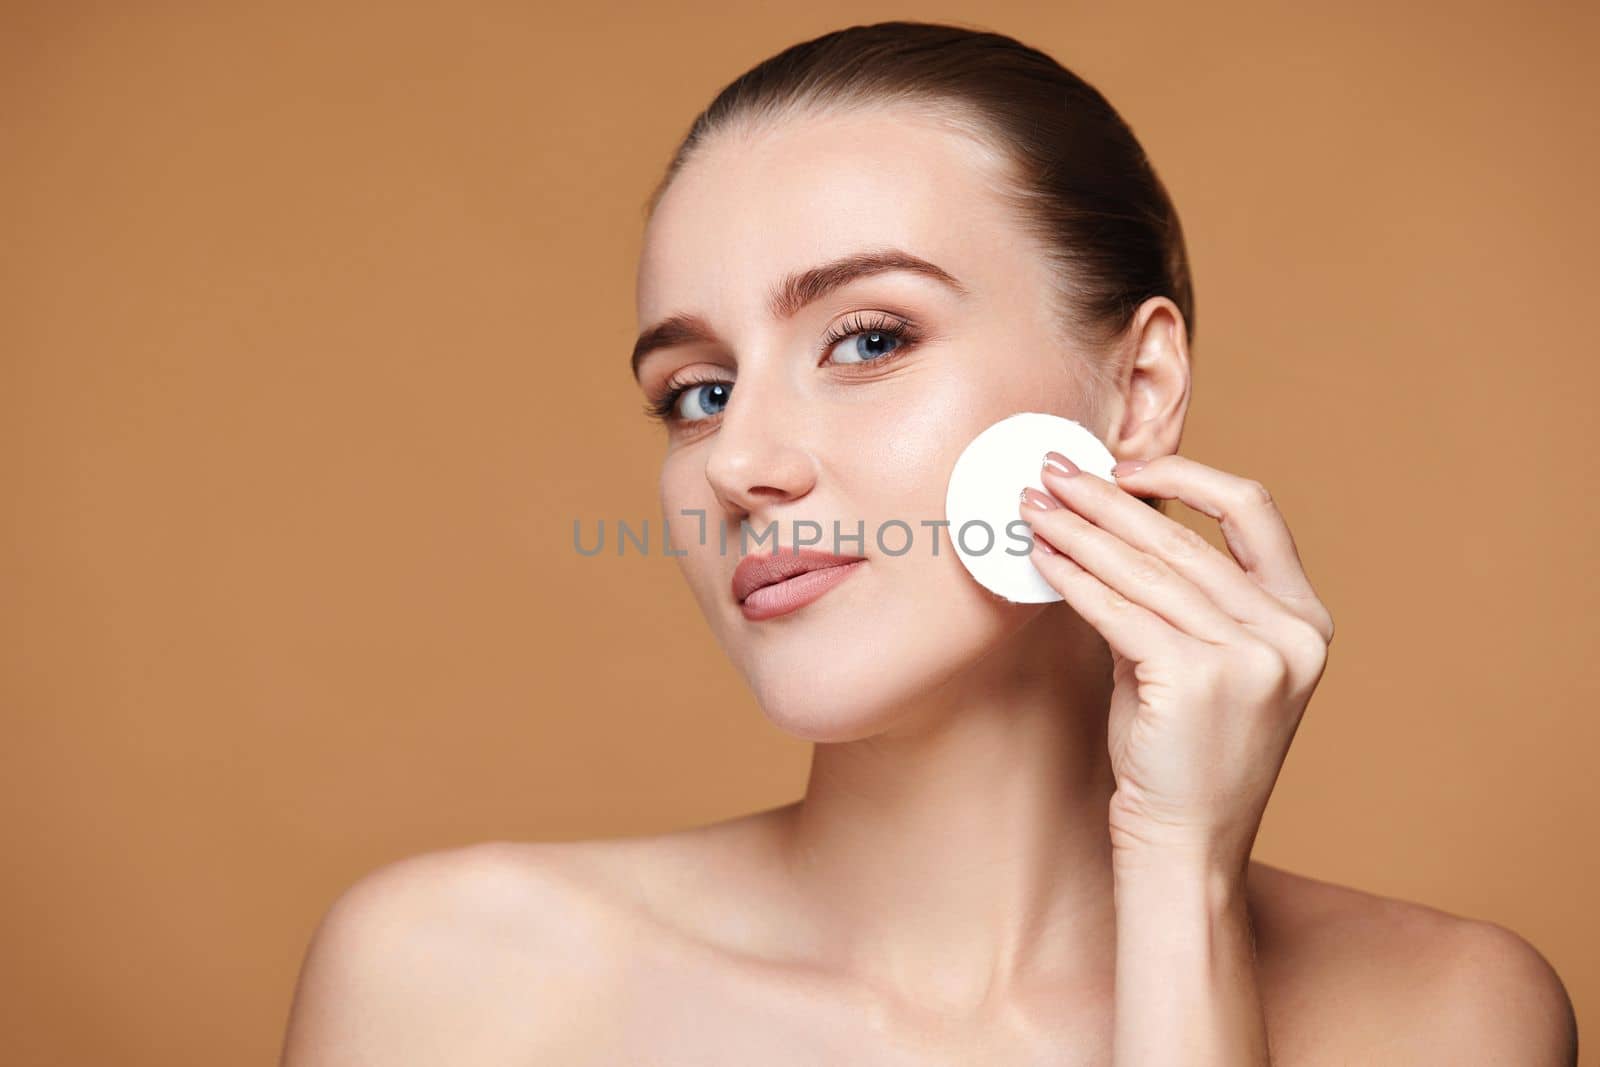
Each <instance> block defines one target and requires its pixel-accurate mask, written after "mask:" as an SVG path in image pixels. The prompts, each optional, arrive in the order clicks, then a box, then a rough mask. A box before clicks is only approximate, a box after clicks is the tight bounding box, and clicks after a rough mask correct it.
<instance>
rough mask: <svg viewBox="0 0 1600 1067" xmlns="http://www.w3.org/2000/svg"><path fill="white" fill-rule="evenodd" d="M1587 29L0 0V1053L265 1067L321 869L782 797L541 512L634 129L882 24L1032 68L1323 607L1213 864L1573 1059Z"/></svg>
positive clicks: (610, 303) (1352, 13)
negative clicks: (1245, 827)
mask: <svg viewBox="0 0 1600 1067" xmlns="http://www.w3.org/2000/svg"><path fill="white" fill-rule="evenodd" d="M1301 6H1302V7H1305V8H1309V7H1310V5H1301ZM1583 6H1584V5H1574V4H1567V3H1548V4H1528V3H1519V4H1517V5H1512V4H1510V3H1505V4H1499V5H1487V4H1474V5H1469V4H1457V3H1449V4H1446V3H1439V4H1433V5H1425V6H1419V5H1415V4H1394V3H1388V2H1384V3H1368V4H1360V5H1351V4H1341V5H1337V10H1333V11H1324V12H1321V13H1317V14H1311V13H1309V11H1298V12H1293V13H1291V12H1289V11H1288V10H1285V7H1286V6H1280V5H1276V4H1270V5H1269V4H1263V5H1261V6H1239V5H1223V6H1217V5H1195V4H1192V3H1186V2H1163V3H1145V4H1138V5H1116V4H1107V3H1094V4H1087V3H1057V4H1051V5H1040V4H1032V3H1013V2H998V0H988V2H985V3H983V4H974V5H958V4H922V5H917V6H915V7H912V6H908V5H874V4H867V5H862V4H859V3H849V4H846V3H814V4H808V5H803V8H804V10H795V9H794V8H793V6H792V5H785V7H787V8H788V10H784V11H779V10H776V9H777V8H778V7H779V5H772V7H773V8H774V10H773V11H771V12H770V13H762V12H760V11H758V10H756V9H757V8H759V7H761V5H750V4H744V3H739V4H734V3H727V4H703V5H699V6H693V7H680V8H678V9H677V10H663V9H661V8H656V7H653V6H647V5H644V4H640V5H638V6H637V7H636V8H635V7H628V6H624V5H618V4H615V3H610V4H608V3H587V4H581V5H561V6H560V7H559V8H557V7H556V6H554V5H552V6H551V7H550V8H549V9H546V8H544V7H541V6H538V5H530V4H509V3H487V2H480V3H476V4H470V5H462V4H459V3H455V4H446V3H443V2H442V0H441V2H439V3H437V4H432V5H420V4H409V5H399V6H396V5H393V4H387V3H385V4H377V3H373V4H371V5H355V4H350V3H334V4H326V3H319V4H311V3H305V4H301V5H298V6H295V5H287V4H269V5H259V4H244V3H238V4H154V3H145V4H95V5H91V4H84V3H35V4H24V5H17V4H9V5H7V6H6V7H5V8H4V13H3V22H0V151H3V153H4V158H3V165H0V194H3V195H0V212H3V218H0V226H3V232H4V239H3V244H4V247H5V252H4V254H3V255H0V282H3V284H0V351H3V354H4V361H3V365H0V370H3V374H4V378H3V380H0V405H3V406H0V427H3V432H4V435H5V438H4V440H5V448H4V450H3V453H0V455H3V462H4V478H5V488H6V493H5V499H6V500H7V501H8V502H9V503H10V505H11V508H10V511H9V516H10V517H9V519H8V521H7V529H8V531H9V537H8V538H7V540H6V544H7V547H8V551H7V552H6V554H5V562H4V571H3V575H0V577H3V581H4V586H3V589H0V598H3V600H4V602H5V604H6V605H7V608H6V610H5V612H4V614H3V622H4V626H5V633H4V635H3V636H4V641H3V642H0V685H3V690H0V697H3V701H4V715H5V719H4V723H5V743H4V745H3V746H0V753H3V754H0V772H3V773H0V782H3V783H4V785H3V788H4V790H5V799H6V802H7V815H6V819H5V821H4V839H3V841H0V848H3V849H4V853H5V856H6V869H7V877H6V879H5V887H4V889H3V890H0V915H3V919H0V923H3V926H4V929H3V938H4V948H3V950H0V956H3V958H4V959H5V960H6V963H5V965H4V966H5V985H6V988H5V989H4V990H0V992H3V997H0V999H3V1001H4V1003H5V1004H6V1008H5V1012H6V1015H7V1018H6V1019H5V1025H4V1031H5V1033H6V1042H7V1045H8V1061H9V1062H14V1063H18V1064H23V1063H27V1064H68V1063H71V1064H83V1063H117V1064H122V1065H127V1067H143V1065H152V1067H154V1065H162V1067H167V1065H171V1064H175V1063H229V1064H244V1063H252V1062H254V1063H265V1062H270V1061H271V1060H272V1059H273V1058H274V1057H275V1056H276V1054H277V1048H278V1042H279V1038H280V1035H281V1031H282V1025H283V1020H284V1016H285V1012H286V1010H287V1007H288V1003H289V997H290V993H291V990H292V985H293V981H294V977H295V974H296V970H297V968H298V965H299V962H300V958H301V954H302V952H303V950H304V947H305V944H306V940H307V938H308V937H309V935H310V933H311V930H312V927H313V925H314V923H315V922H316V920H317V918H318V917H319V916H320V914H321V913H322V911H323V909H324V908H325V907H326V906H327V905H328V904H329V902H330V901H331V900H332V899H333V897H334V896H335V895H336V894H337V893H338V892H339V891H340V889H342V888H343V887H344V886H346V885H348V884H349V883H350V882H351V881H352V880H353V879H355V878H357V877H358V876H360V875H361V874H362V873H363V872H365V871H368V870H370V869H371V868H373V867H374V866H376V865H378V864H381V863H384V862H386V861H388V860H392V859H395V858H398V857H401V856H404V855H407V854H410V853H414V852H418V851H422V850H426V849H434V848H440V847H444V846H449V845H454V844H458V843H465V842H472V841H481V840H485V839H492V838H542V839H564V838H569V837H579V836H590V835H600V834H620V833H632V832H641V831H647V830H658V829H667V828H672V827H679V826H685V825H689V824H692V823H696V822H701V821H708V820H712V819H717V818H721V817H725V816H729V815H733V814H737V813H740V812H744V811H749V810H753V809H755V808H758V807H765V806H769V805H773V804H777V803H782V802H784V801H786V800H788V799H791V798H793V797H794V796H797V795H798V793H799V790H800V788H801V784H802V781H803V774H804V771H805V766H806V759H807V752H808V749H807V746H806V745H805V744H803V743H801V742H798V741H795V740H792V739H790V738H788V737H786V736H785V735H783V734H781V733H779V732H778V731H777V730H776V729H775V728H773V727H771V726H770V725H769V724H767V723H766V722H765V720H764V719H763V718H762V717H761V714H760V712H759V709H758V708H756V707H755V706H754V705H753V703H752V701H751V699H750V698H749V696H748V694H747V693H746V691H745V690H744V689H743V687H742V685H741V683H740V681H739V679H738V678H737V677H736V676H735V675H734V674H733V672H732V669H731V668H730V667H729V665H728V664H727V662H726V661H725V660H724V658H723V657H722V655H721V653H720V652H719V650H718V649H717V648H716V647H715V646H714V644H712V643H711V641H710V640H709V636H708V631H707V629H706V627H705V626H704V624H703V622H701V621H699V616H698V612H697V609H696V607H695V605H694V603H693V601H692V600H691V598H690V596H689V594H688V591H687V589H686V588H684V587H683V586H682V584H681V580H680V578H679V577H678V575H677V572H676V569H675V568H674V566H673V565H672V563H671V561H670V560H667V559H664V558H661V557H659V556H655V557H652V558H648V559H644V558H640V557H638V556H637V555H635V554H630V555H629V556H628V558H627V559H625V560H621V561H619V560H616V559H614V558H612V559H606V560H582V559H580V558H578V557H577V556H576V554H575V553H574V551H573V550H572V547H571V526H572V521H573V519H575V518H579V517H582V518H584V519H585V520H586V521H593V520H595V519H597V518H600V517H605V518H607V519H608V520H615V519H617V518H622V517H630V518H640V517H644V516H648V515H653V514H655V512H656V507H657V505H656V498H655V475H656V469H657V463H658V459H659V456H660V453H661V440H660V439H659V438H658V436H657V434H656V432H655V431H654V430H653V429H652V428H651V427H650V426H649V425H647V423H646V420H645V419H644V418H643V417H642V416H641V415H640V414H639V406H640V404H641V403H642V398H641V397H640V396H639V395H638V394H637V392H636V391H635V387H634V385H633V383H632V381H631V379H630V377H629V375H628V372H627V353H628V347H629V345H630V344H631V341H632V337H633V332H634V330H635V328H636V324H635V322H634V320H633V303H632V302H633V290H632V286H633V270H634V261H635V254H636V251H637V247H638V239H639V229H640V223H641V207H642V204H643V201H644V197H645V196H646V194H647V192H648V190H649V188H650V186H651V184H652V183H653V182H654V180H655V178H656V176H657V174H658V173H659V171H660V169H661V167H662V166H663V165H664V164H665V162H666V158H667V155H668V153H669V152H670V150H671V149H672V148H673V146H674V145H675V144H676V142H677V139H678V138H679V136H680V135H681V134H682V133H683V131H684V130H685V128H686V127H687V125H688V123H689V121H690V120H691V119H692V118H693V117H694V115H695V113H696V112H697V110H698V109H699V108H700V107H702V106H703V105H704V104H705V103H707V102H708V101H709V100H710V98H711V96H712V95H713V94H714V92H715V91H716V90H717V89H718V88H719V87H720V86H721V85H723V84H724V83H725V82H726V81H727V80H729V79H730V78H732V77H733V76H735V75H737V74H738V73H740V72H741V71H742V70H744V69H745V68H746V67H747V66H749V65H751V64H752V63H754V62H756V61H757V60H759V59H761V58H763V57H765V56H766V55H768V54H770V53H772V52H773V51H776V50H777V49H779V48H781V47H783V46H785V45H788V44H790V43H793V42H795V41H797V40H800V39H802V38H805V37H810V36H814V35H815V34H818V33H821V32H824V31H826V30H829V29H834V28H838V27H840V26H844V25H848V24H850V23H852V22H862V21H876V20H878V19H880V18H890V17H912V18H922V19H927V20H930V21H957V22H966V23H968V24H973V23H976V22H978V21H979V20H980V19H981V20H982V25H983V26H985V27H987V28H993V29H998V30H1001V31H1003V32H1006V33H1010V34H1013V35H1015V36H1018V37H1020V38H1021V39H1023V40H1025V41H1027V42H1029V43H1032V44H1035V45H1037V46H1039V47H1042V48H1044V49H1046V50H1047V51H1049V52H1051V53H1052V54H1053V55H1055V56H1056V57H1057V58H1059V59H1060V60H1061V61H1062V62H1063V63H1065V64H1066V65H1068V66H1069V67H1072V68H1073V69H1075V70H1076V71H1078V72H1079V73H1080V74H1082V75H1083V76H1084V77H1086V78H1087V79H1088V80H1090V81H1091V82H1092V83H1094V84H1095V85H1096V86H1098V87H1099V88H1100V89H1101V90H1102V91H1104V92H1105V93H1106V94H1107V95H1108V97H1109V98H1110V99H1111V100H1112V102H1113V103H1114V104H1115V105H1116V106H1117V107H1118V108H1119V109H1120V110H1121V111H1122V112H1123V114H1124V115H1125V117H1127V119H1128V120H1129V122H1130V123H1131V124H1132V125H1133V127H1134V129H1135V131H1136V132H1137V133H1138V134H1139V136H1140V137H1141V139H1142V140H1143V142H1144V144H1145V145H1146V147H1147V148H1148V150H1149V152H1150V154H1151V155H1152V157H1153V159H1154V160H1155V162H1156V165H1157V167H1158V169H1159V171H1160V173H1161V174H1162V175H1163V177H1164V178H1165V180H1166V181H1167V183H1168V184H1169V187H1170V188H1171V190H1172V192H1173V195H1174V197H1175V199H1176V201H1177V204H1178V207H1179V210H1180V212H1181V214H1182V217H1183V220H1184V223H1185V226H1186V228H1187V230H1188V234H1189V240H1190V248H1191V253H1192V257H1193V262H1194V269H1195V272H1196V275H1197V286H1198V289H1197V292H1198V311H1199V314H1198V322H1199V328H1200V329H1199V334H1198V338H1197V341H1198V343H1197V346H1196V370H1197V378H1196V388H1195V396H1194V405H1193V416H1192V419H1191V421H1190V424H1189V428H1188V432H1187V434H1186V437H1185V440H1184V451H1185V452H1186V453H1188V454H1189V455H1191V456H1193V457H1195V458H1196V459H1199V460H1202V461H1204V462H1207V463H1210V464H1213V465H1215V466H1218V467H1222V468H1224V469H1228V470H1233V471H1237V472H1240V473H1244V474H1247V475H1249V476H1252V477H1256V478H1259V479H1261V480H1262V481H1263V482H1265V483H1266V484H1267V485H1268V486H1269V487H1270V488H1271V489H1272V490H1273V491H1274V493H1275V494H1276V495H1277V497H1278V499H1279V500H1280V501H1281V503H1282V506H1283V508H1284V510H1285V512H1286V514H1287V516H1288V518H1289V520H1290V523H1291V526H1292V527H1293V529H1294V532H1295V535H1296V537H1297V539H1298V542H1299V545H1300V548H1301V552H1302V555H1303V558H1304V559H1305V561H1306V564H1307V567H1308V569H1309V571H1310V573H1311V575H1312V578H1313V580H1314V581H1315V582H1316V583H1317V585H1318V587H1319V589H1320V591H1321V592H1322V594H1323V597H1324V599H1325V600H1326V601H1327V602H1328V604H1329V605H1330V607H1331V608H1332V610H1333V612H1334V614H1335V617H1336V618H1337V620H1338V625H1339V638H1338V641H1337V642H1336V645H1335V648H1334V650H1333V654H1332V657H1331V660H1330V665H1329V669H1328V674H1327V676H1326V677H1325V679H1324V681H1323V684H1322V687H1321V689H1320V691H1319V694H1318V696H1317V697H1316V699H1315V700H1314V701H1313V703H1312V706H1311V711H1310V714H1309V717H1308V718H1307V720H1306V722H1305V725H1304V726H1303V727H1302V730H1301V733H1300V735H1299V737H1298V739H1297V741H1296V744H1295V748H1294V750H1293V752H1292V753H1291V754H1290V758H1289V761H1288V763H1287V765H1286V767H1285V769H1284V772H1283V776H1282V778H1281V780H1280V783H1279V786H1278V789H1277V792H1276V795H1275V800H1274V803H1273V806H1272V808H1271V810H1270V812H1269V815H1268V818H1267V822H1266V824H1265V826H1264V828H1263V830H1262V834H1261V837H1260V840H1259V846H1258V851H1257V855H1258V856H1259V857H1261V858H1263V859H1266V860H1268V861H1270V862H1274V863H1277V864H1281V865H1283V866H1287V867H1289V868H1291V869H1294V870H1298V871H1302V872H1304V873H1307V874H1311V875H1315V876H1317V877H1322V878H1327V879H1331V880H1335V881H1339V882H1345V883H1349V884H1353V885H1357V886H1360V887H1362V888H1366V889H1370V890H1373V891H1376V892H1379V893H1384V894H1390V895H1395V896H1399V897H1403V898H1408V899H1414V900H1421V901H1425V902H1428V903H1430V904H1433V905H1435V906H1438V907H1441V908H1444V909H1447V910H1449V911H1453V912H1457V913H1460V914H1466V915H1472V916H1478V917H1483V918H1488V919H1493V920H1495V921H1497V922H1500V923H1503V924H1505V925H1508V926H1510V927H1512V928H1513V929H1515V930H1517V931H1519V932H1520V933H1522V934H1523V935H1524V936H1526V937H1527V938H1529V939H1530V940H1531V941H1532V942H1533V943H1534V944H1535V945H1537V946H1538V947H1539V948H1540V949H1541V950H1542V951H1543V952H1544V953H1545V954H1546V956H1547V957H1548V958H1549V959H1550V960H1551V961H1552V962H1553V963H1554V964H1555V965H1556V967H1557V968H1558V969H1559V971H1560V972H1561V974H1562V975H1563V977H1564V978H1565V980H1566V982H1567V984H1568V987H1569V989H1570V991H1571V993H1572V996H1573V999H1574V1001H1575V1002H1576V1003H1577V1005H1578V1009H1579V1014H1580V1021H1581V1024H1582V1026H1583V1029H1584V1034H1585V1037H1586V1039H1588V1040H1591V1041H1592V1040H1594V1036H1593V1035H1592V1034H1591V1033H1590V1032H1591V1031H1594V1032H1595V1033H1600V1030H1597V1029H1596V1026H1597V1024H1600V920H1597V919H1596V917H1595V914H1594V911H1593V908H1592V901H1593V899H1594V887H1595V884H1596V880H1597V875H1600V870H1597V864H1596V852H1595V847H1594V840H1595V835H1594V820H1595V815H1596V807H1597V805H1596V790H1595V778H1596V775H1595V771H1594V760H1595V753H1596V744H1597V742H1600V727H1597V725H1596V709H1597V700H1596V697H1597V688H1600V686H1597V682H1600V671H1597V668H1596V657H1595V655H1594V651H1593V644H1594V639H1595V636H1596V633H1595V625H1594V621H1593V618H1594V605H1595V601H1594V597H1595V593H1596V585H1597V582H1596V573H1595V552H1594V529H1595V526H1596V518H1597V516H1596V505H1595V497H1594V494H1593V491H1592V490H1593V487H1594V486H1595V485H1596V484H1600V481H1597V479H1596V473H1597V472H1596V469H1595V468H1596V463H1595V460H1594V458H1593V453H1592V446H1593V437H1592V435H1591V433H1590V432H1589V427H1590V424H1591V420H1592V418H1593V413H1594V403H1595V401H1594V397H1595V395H1596V390H1597V389H1600V370H1597V363H1596V355H1597V353H1596V345H1595V336H1596V335H1595V323H1594V313H1595V302H1594V297H1593V293H1594V285H1595V281H1596V278H1595V271H1594V259H1593V255H1594V248H1595V244H1596V236H1597V233H1596V231H1597V220H1600V214H1597V211H1596V209H1595V207H1594V203H1593V191H1594V187H1595V173H1596V169H1597V166H1600V153H1597V145H1596V140H1597V135H1596V123H1595V118H1594V116H1595V114H1596V110H1597V104H1600V100H1597V96H1600V93H1597V87H1596V78H1595V75H1594V73H1593V71H1594V65H1593V58H1592V56H1593V50H1594V46H1595V44H1596V41H1597V37H1600V33H1597V29H1600V26H1597V18H1596V14H1595V11H1596V9H1595V8H1594V7H1593V6H1592V5H1588V6H1587V10H1586V11H1584V10H1580V7H1583ZM864 150H867V151H870V146H867V147H866V148H865V149H864ZM1174 514H1175V515H1179V516H1181V517H1183V518H1184V520H1185V521H1188V522H1191V523H1192V524H1194V525H1196V527H1197V528H1201V529H1205V530H1206V531H1207V533H1208V535H1211V536H1213V537H1214V538H1215V534H1216V531H1215V529H1214V527H1211V526H1208V525H1207V523H1208V520H1204V521H1203V520H1202V519H1201V517H1200V516H1198V515H1196V514H1195V513H1193V512H1190V511H1188V510H1187V509H1185V508H1183V507H1182V506H1175V507H1174ZM1217 543H1219V544H1220V539H1217ZM1586 899H1587V900H1590V901H1591V904H1589V905H1585V904H1584V903H1583V901H1584V900H1586Z"/></svg>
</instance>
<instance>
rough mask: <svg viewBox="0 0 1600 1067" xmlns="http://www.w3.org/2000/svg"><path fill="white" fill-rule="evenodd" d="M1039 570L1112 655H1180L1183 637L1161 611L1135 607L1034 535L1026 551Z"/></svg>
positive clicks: (1144, 658)
mask: <svg viewBox="0 0 1600 1067" xmlns="http://www.w3.org/2000/svg"><path fill="white" fill-rule="evenodd" d="M1029 559H1030V560H1031V561H1032V562H1033V565H1034V566H1035V567H1036V568H1038V571H1039V574H1040V575H1041V576H1042V577H1043V578H1044V580H1045V581H1047V582H1049V583H1050V586H1051V588H1053V589H1055V591H1056V592H1058V593H1060V594H1061V596H1062V598H1063V599H1065V600H1066V602H1067V604H1068V605H1069V606H1070V607H1071V608H1072V610H1073V611H1076V612H1077V613H1078V614H1079V615H1081V616H1082V617H1083V620H1084V621H1085V622H1087V623H1088V624H1089V625H1090V626H1093V627H1094V628H1095V630H1097V631H1098V632H1099V634H1100V636H1101V637H1103V638H1105V641H1106V644H1107V645H1108V646H1110V648H1111V649H1112V651H1114V652H1116V653H1117V654H1118V655H1120V656H1123V657H1124V658H1126V659H1128V660H1130V661H1132V662H1134V663H1144V662H1145V661H1147V660H1150V659H1155V658H1157V657H1161V656H1166V657H1173V656H1182V655H1184V654H1185V651H1184V649H1182V648H1181V647H1180V646H1182V645H1184V644H1186V643H1187V642H1188V641H1189V639H1188V638H1186V637H1184V636H1183V635H1182V634H1181V633H1179V632H1178V631H1177V630H1176V629H1174V628H1173V626H1172V624H1171V623H1169V622H1167V621H1166V620H1165V619H1163V618H1161V616H1159V615H1157V614H1155V613H1154V612H1152V611H1150V610H1149V609H1148V608H1144V607H1141V606H1140V605H1138V604H1135V603H1134V602H1133V601H1131V600H1129V599H1128V598H1127V597H1125V596H1123V595H1122V594H1121V593H1119V592H1117V591H1116V590H1115V589H1112V588H1111V587H1110V586H1108V585H1106V584H1105V583H1104V582H1102V581H1101V580H1100V579H1099V578H1097V577H1095V576H1094V575H1093V574H1090V573H1089V572H1088V571H1086V570H1084V569H1083V568H1082V567H1080V566H1079V565H1078V564H1076V563H1074V562H1073V561H1072V559H1071V558H1070V557H1068V556H1064V555H1062V554H1061V553H1059V552H1057V551H1055V550H1054V549H1052V548H1051V547H1050V546H1049V544H1048V542H1046V541H1045V540H1044V539H1043V538H1041V537H1037V536H1036V537H1034V539H1033V551H1032V552H1031V553H1030V555H1029Z"/></svg>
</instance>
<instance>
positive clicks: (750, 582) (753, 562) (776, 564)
mask: <svg viewBox="0 0 1600 1067" xmlns="http://www.w3.org/2000/svg"><path fill="white" fill-rule="evenodd" d="M863 559H866V557H865V556H837V555H834V554H833V553H832V552H813V551H810V550H808V549H803V548H802V549H800V550H799V551H798V552H797V551H795V550H793V549H790V550H787V551H779V552H776V553H774V554H772V555H770V556H746V557H744V559H741V560H740V561H739V565H738V566H737V567H735V568H734V569H733V599H734V600H736V601H738V602H739V603H741V604H743V603H744V598H745V597H747V596H749V595H750V594H751V593H753V592H755V591H756V590H757V589H760V588H761V587H762V586H766V585H773V584H775V583H777V582H782V581H787V580H788V579H790V578H793V577H794V576H795V575H797V574H804V573H806V572H807V571H819V570H823V569H824V568H827V567H841V566H843V565H845V564H846V563H858V562H860V561H861V560H863Z"/></svg>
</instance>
